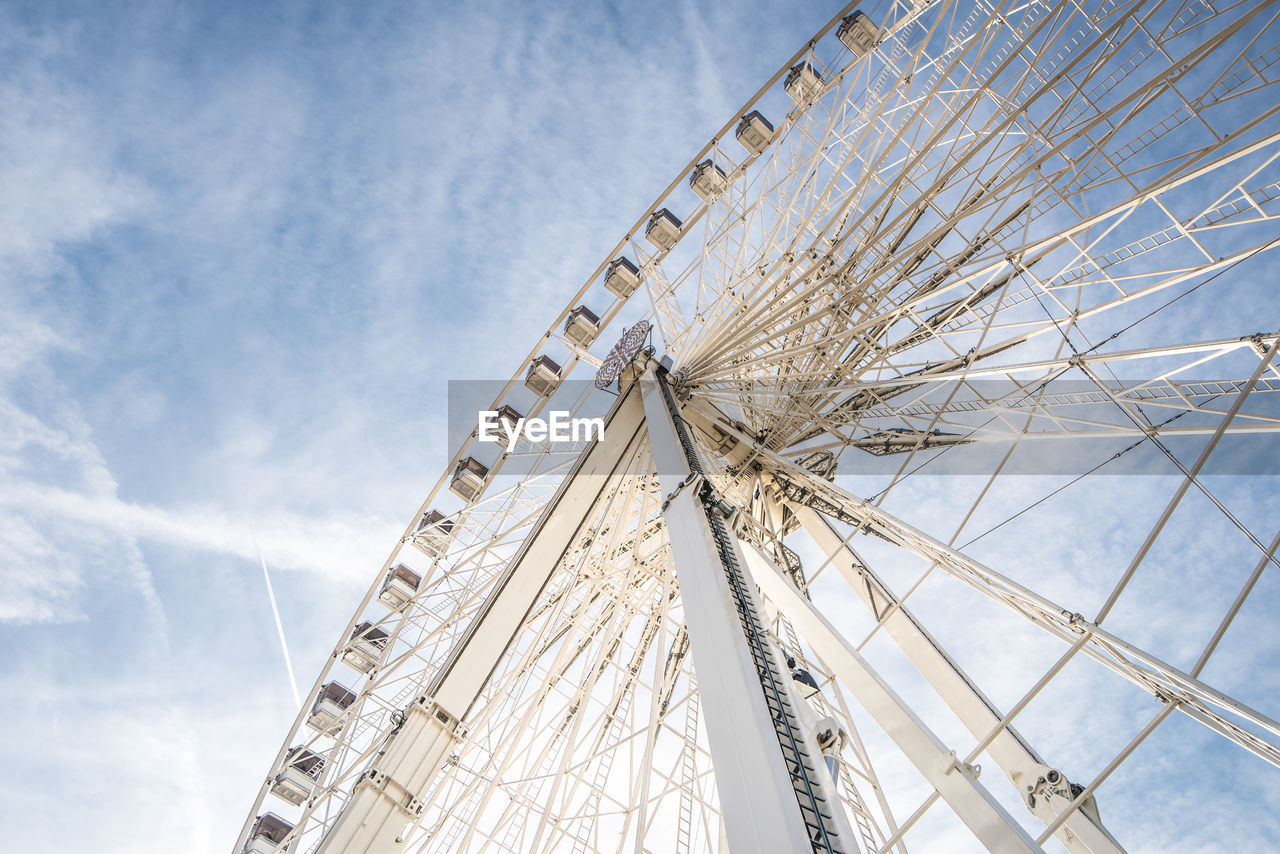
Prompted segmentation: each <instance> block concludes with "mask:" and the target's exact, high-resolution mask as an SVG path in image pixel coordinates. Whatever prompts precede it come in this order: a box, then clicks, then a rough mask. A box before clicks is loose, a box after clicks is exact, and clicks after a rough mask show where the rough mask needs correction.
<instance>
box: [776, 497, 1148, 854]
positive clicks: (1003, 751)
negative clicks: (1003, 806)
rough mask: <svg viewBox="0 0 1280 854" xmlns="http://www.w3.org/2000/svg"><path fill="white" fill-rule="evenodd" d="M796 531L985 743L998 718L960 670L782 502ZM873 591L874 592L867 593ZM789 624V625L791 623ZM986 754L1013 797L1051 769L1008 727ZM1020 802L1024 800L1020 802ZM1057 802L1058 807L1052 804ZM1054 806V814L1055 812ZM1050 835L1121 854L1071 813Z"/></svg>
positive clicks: (1076, 847)
mask: <svg viewBox="0 0 1280 854" xmlns="http://www.w3.org/2000/svg"><path fill="white" fill-rule="evenodd" d="M786 506H787V509H789V510H790V511H791V512H792V513H794V514H795V517H796V519H797V520H799V522H800V526H801V527H802V528H804V530H805V532H806V533H807V534H809V536H810V537H812V538H813V541H814V542H815V543H817V545H818V548H819V549H820V550H821V551H822V553H823V554H824V555H826V556H828V558H829V559H830V560H831V562H832V565H833V566H834V567H835V568H836V570H837V571H838V572H839V573H840V574H841V575H843V576H844V577H845V579H846V581H848V583H849V589H851V590H852V591H853V592H854V593H855V594H856V595H857V596H858V597H859V598H860V599H862V601H863V603H864V604H866V605H867V607H868V608H870V609H871V612H872V613H873V614H876V615H879V614H883V615H884V616H883V618H882V619H883V621H884V630H885V632H886V633H887V634H888V635H889V637H890V638H892V639H893V641H894V642H895V643H896V644H897V645H898V648H899V649H901V650H902V652H903V653H904V654H905V655H906V656H907V658H908V659H909V660H910V661H911V663H912V664H913V665H914V666H915V668H916V670H917V671H918V672H919V673H920V675H921V676H923V677H924V678H925V680H926V681H927V682H928V683H929V685H930V686H931V687H932V688H933V690H934V691H936V692H937V694H938V696H939V697H941V698H942V700H943V702H945V703H946V704H947V706H948V707H950V709H951V711H952V712H953V713H955V715H956V717H958V718H959V719H960V722H961V723H963V724H964V725H965V728H966V729H968V730H969V732H971V733H973V735H974V737H975V738H979V739H981V738H985V737H986V736H987V734H988V733H990V732H991V731H992V730H993V729H994V728H995V727H996V726H997V725H999V724H1000V723H1001V720H1002V717H1001V715H1000V714H999V712H998V711H997V710H996V708H995V706H994V705H993V704H992V703H991V701H990V700H989V699H987V697H986V696H985V695H984V694H983V693H982V691H980V690H979V689H978V687H977V686H976V685H974V684H973V682H972V681H970V679H969V677H968V675H966V674H965V672H964V671H963V670H961V669H960V666H959V665H957V664H956V663H955V661H953V660H952V659H951V657H950V656H948V655H947V654H946V653H945V652H943V650H942V648H941V646H939V645H938V644H937V642H936V641H934V639H933V638H932V637H930V636H929V633H928V632H927V631H926V630H925V628H924V627H923V626H922V625H920V623H919V622H917V621H916V619H915V617H913V616H912V615H911V612H910V611H909V610H907V608H906V607H904V606H903V605H901V604H900V603H899V602H898V600H897V598H896V597H894V596H893V594H892V593H890V592H889V590H888V589H887V588H886V587H884V585H883V584H881V583H880V580H879V579H878V578H876V577H875V576H874V575H873V574H872V573H871V572H870V570H869V569H867V568H866V567H865V565H864V564H863V563H862V561H861V559H860V558H859V557H858V555H857V554H856V553H855V552H854V551H853V549H852V548H850V547H849V545H848V543H846V542H845V541H844V540H843V538H842V537H840V535H839V534H838V533H837V532H836V531H835V529H834V528H832V527H831V525H830V523H828V522H827V520H826V519H824V518H822V516H820V515H819V514H818V512H817V511H815V510H814V509H813V508H811V507H807V506H805V505H803V504H798V503H795V502H786ZM873 590H874V591H875V592H874V593H873ZM793 622H794V620H793ZM987 754H988V755H989V756H990V757H991V758H992V759H993V760H994V761H995V763H996V765H998V766H999V767H1000V769H1001V770H1002V771H1004V773H1005V774H1006V775H1008V777H1009V779H1010V780H1011V781H1012V782H1013V784H1014V786H1016V787H1017V789H1018V791H1019V793H1020V794H1021V793H1022V792H1024V791H1027V790H1028V789H1029V788H1031V787H1033V786H1034V785H1035V783H1036V781H1037V779H1038V777H1040V776H1041V775H1043V774H1045V773H1047V772H1048V771H1050V770H1052V769H1051V768H1049V767H1048V766H1047V764H1046V763H1045V762H1044V760H1043V759H1041V758H1040V756H1039V755H1037V754H1036V752H1035V751H1034V750H1033V749H1032V748H1031V747H1030V745H1028V744H1027V743H1026V742H1025V741H1024V740H1023V739H1022V738H1021V737H1020V736H1019V735H1018V734H1017V732H1016V731H1015V730H1014V729H1013V728H1012V727H1010V726H1005V727H1003V728H1002V729H1000V731H999V732H998V733H996V735H995V736H994V737H993V738H992V739H991V743H990V744H989V745H988V746H987ZM1024 800H1025V797H1024ZM1059 800H1061V803H1056V802H1057V801H1059ZM1067 803H1069V800H1068V799H1056V798H1054V799H1051V798H1040V799H1038V801H1037V803H1036V805H1035V806H1034V807H1031V808H1030V809H1031V812H1032V813H1034V814H1035V815H1036V817H1037V818H1040V819H1041V820H1043V821H1044V822H1045V823H1046V824H1047V823H1049V822H1051V821H1053V820H1054V819H1056V818H1057V816H1058V812H1059V811H1060V810H1061V808H1062V807H1063V806H1065V804H1067ZM1055 806H1057V807H1058V808H1059V809H1057V810H1055V809H1054V807H1055ZM1055 835H1056V836H1057V837H1058V841H1060V842H1061V843H1062V844H1063V845H1064V846H1065V847H1066V849H1067V850H1068V851H1071V852H1078V854H1122V852H1123V851H1124V849H1123V848H1122V847H1121V846H1120V843H1119V842H1117V841H1116V840H1115V838H1114V837H1113V836H1112V835H1111V834H1110V833H1108V832H1107V829H1106V828H1105V827H1103V826H1102V823H1101V822H1099V821H1095V820H1094V819H1092V818H1091V817H1090V816H1089V815H1088V814H1087V813H1085V812H1083V811H1081V810H1076V811H1075V812H1073V813H1072V814H1071V816H1070V817H1069V818H1068V819H1067V820H1066V822H1064V823H1063V825H1062V826H1061V827H1060V828H1058V830H1057V831H1056V832H1055Z"/></svg>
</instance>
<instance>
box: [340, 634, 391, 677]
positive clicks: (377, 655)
mask: <svg viewBox="0 0 1280 854" xmlns="http://www.w3.org/2000/svg"><path fill="white" fill-rule="evenodd" d="M388 639H389V635H387V633H386V632H384V631H383V630H382V629H375V628H374V627H373V624H372V623H368V622H364V623H361V624H360V625H358V626H356V627H355V629H353V630H352V632H351V643H350V645H348V646H347V651H346V652H344V653H343V654H342V660H343V661H344V662H346V663H347V664H349V665H351V667H353V668H354V669H356V670H358V671H360V672H361V673H368V672H369V671H370V670H372V669H373V668H375V667H377V666H378V664H379V663H380V662H381V661H382V654H383V653H384V652H386V649H387V641H388Z"/></svg>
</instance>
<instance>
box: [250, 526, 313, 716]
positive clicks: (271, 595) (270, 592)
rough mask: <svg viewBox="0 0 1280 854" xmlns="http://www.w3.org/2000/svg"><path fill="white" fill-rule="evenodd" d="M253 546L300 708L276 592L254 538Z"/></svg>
mask: <svg viewBox="0 0 1280 854" xmlns="http://www.w3.org/2000/svg"><path fill="white" fill-rule="evenodd" d="M253 545H254V547H255V548H256V549H257V550H258V560H259V561H261V562H262V577H263V578H265V579H266V581H267V598H268V599H270V600H271V613H272V614H275V617H276V631H277V632H279V634H280V649H281V650H283V651H284V666H285V669H286V670H288V671H289V688H290V689H291V690H292V691H293V702H294V704H296V705H297V707H298V708H299V709H301V708H302V698H301V697H300V696H298V680H297V679H295V678H294V676H293V660H292V659H290V658H289V645H288V644H287V643H285V641H284V623H282V622H280V609H279V608H278V607H277V606H276V592H275V591H274V590H273V589H271V576H270V575H269V574H268V573H267V559H266V558H265V557H263V556H262V546H260V545H258V538H257V537H254V539H253Z"/></svg>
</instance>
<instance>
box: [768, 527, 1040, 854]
mask: <svg viewBox="0 0 1280 854" xmlns="http://www.w3.org/2000/svg"><path fill="white" fill-rule="evenodd" d="M744 551H745V556H746V560H747V565H748V566H749V567H750V568H751V572H752V576H753V578H754V579H755V581H756V582H757V583H758V584H759V585H760V588H761V590H763V591H764V594H765V595H766V596H768V597H769V599H770V600H771V601H772V602H773V603H774V604H775V605H777V606H778V610H779V611H781V612H782V614H783V615H784V616H785V617H786V618H787V619H788V620H789V621H790V622H791V625H793V626H795V629H796V631H797V632H799V633H800V636H801V637H803V638H804V639H805V640H806V641H807V642H808V643H809V645H810V646H811V647H812V648H813V650H814V652H816V653H817V654H818V655H819V656H820V657H821V658H822V660H823V661H824V662H825V663H826V664H827V666H828V667H830V668H832V670H833V671H834V673H835V675H836V676H838V677H839V678H840V681H841V682H843V683H844V684H845V685H846V686H848V688H849V690H850V691H852V692H853V695H854V697H856V698H857V700H858V702H859V704H861V705H862V707H863V708H864V709H866V710H867V712H868V713H869V714H870V715H871V716H872V717H873V718H874V719H875V721H876V723H878V724H879V725H880V727H881V728H882V729H883V730H884V731H885V732H886V733H887V734H888V736H889V737H890V738H891V739H893V742H894V744H896V745H897V746H898V748H899V749H900V750H902V752H903V754H905V755H906V757H907V759H908V760H910V761H911V763H912V764H913V765H915V766H916V769H917V770H918V771H919V772H920V774H921V776H923V777H924V779H925V780H927V781H928V782H929V785H931V786H933V788H934V790H935V791H937V793H938V794H939V795H940V796H941V797H942V799H943V800H944V801H946V803H947V805H948V806H950V807H951V809H952V810H953V811H954V812H955V814H956V815H957V816H958V817H959V818H960V820H961V821H963V822H964V823H965V825H966V826H967V827H968V828H969V829H970V830H972V831H973V834H974V836H976V837H977V838H978V841H980V842H981V843H982V844H983V846H985V847H986V849H987V850H988V851H994V852H1007V854H1031V852H1036V851H1040V850H1041V848H1040V846H1039V845H1036V843H1035V841H1034V840H1033V839H1032V838H1031V837H1030V836H1028V835H1027V832H1026V831H1024V830H1023V829H1022V828H1021V826H1019V825H1018V822H1017V821H1016V820H1015V819H1014V818H1013V816H1011V815H1009V813H1008V812H1006V811H1005V809H1004V807H1002V806H1000V804H999V802H997V801H996V799H995V798H993V797H992V796H991V793H990V792H988V791H987V789H986V787H984V786H983V785H982V784H981V783H979V782H978V777H977V774H976V773H974V771H973V769H971V768H969V767H967V766H965V765H963V764H962V763H960V762H959V761H957V759H956V754H955V752H954V751H948V750H947V748H946V745H944V744H943V743H942V741H941V740H940V739H939V738H938V737H937V736H936V735H934V733H933V732H932V731H931V730H930V729H929V728H928V726H926V725H925V723H924V722H923V721H921V720H920V719H919V718H918V717H916V715H915V714H914V713H912V711H911V710H910V709H909V708H908V707H907V705H906V703H905V702H904V701H903V700H902V698H901V697H899V696H898V695H897V694H896V693H894V691H893V689H892V688H890V687H889V686H888V685H887V684H885V682H884V681H883V680H882V679H881V678H880V676H879V675H878V674H877V673H876V672H875V671H874V670H872V669H871V666H870V665H869V664H867V662H866V661H865V660H864V659H863V658H862V656H861V655H859V654H858V652H857V651H856V650H854V649H853V647H852V646H851V645H850V644H849V642H848V641H847V640H845V638H844V636H843V635H841V634H840V632H839V631H837V630H836V629H835V628H834V627H833V626H832V625H831V624H830V623H828V622H827V620H826V619H825V618H824V617H823V616H822V615H821V614H819V613H818V611H817V609H816V608H814V607H813V603H811V602H810V601H809V600H808V599H806V598H805V597H804V594H802V593H801V592H800V591H799V590H798V589H797V588H796V586H795V585H794V584H792V583H791V581H789V580H788V579H786V578H783V576H782V575H781V574H780V573H779V572H778V569H777V567H775V566H774V565H773V562H772V561H770V560H769V559H768V558H767V557H765V556H764V554H763V553H762V552H761V551H760V550H759V549H757V548H756V547H755V546H751V545H748V546H746V547H745V549H744Z"/></svg>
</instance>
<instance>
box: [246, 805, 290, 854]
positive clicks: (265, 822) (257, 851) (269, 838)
mask: <svg viewBox="0 0 1280 854" xmlns="http://www.w3.org/2000/svg"><path fill="white" fill-rule="evenodd" d="M291 830H293V825H292V824H290V823H289V822H287V821H285V820H284V819H282V818H281V817H280V816H278V815H276V814H275V813H273V812H267V813H263V814H262V815H260V816H258V818H257V820H256V821H254V823H253V830H251V831H250V832H249V838H248V839H247V840H245V843H244V851H245V854H271V852H272V851H275V850H276V846H278V845H279V844H280V843H281V842H283V841H284V838H285V837H286V836H288V835H289V831H291ZM289 847H290V846H288V845H286V846H285V847H284V848H281V849H280V850H281V851H288V850H289Z"/></svg>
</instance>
